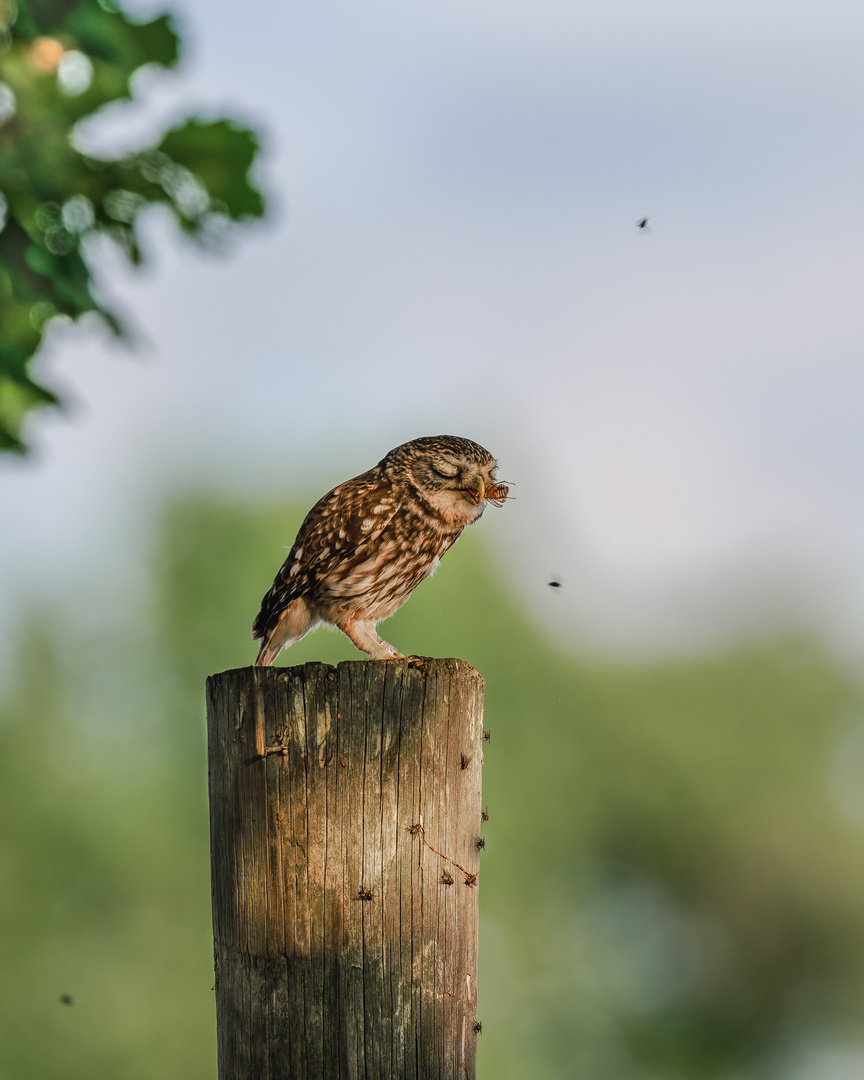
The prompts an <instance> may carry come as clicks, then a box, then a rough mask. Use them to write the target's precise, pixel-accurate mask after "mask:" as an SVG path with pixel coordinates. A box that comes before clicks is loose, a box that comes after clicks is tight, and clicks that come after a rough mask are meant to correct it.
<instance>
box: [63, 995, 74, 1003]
mask: <svg viewBox="0 0 864 1080" xmlns="http://www.w3.org/2000/svg"><path fill="white" fill-rule="evenodd" d="M60 1001H61V1002H62V1003H63V1004H64V1005H74V1004H75V998H74V997H72V995H71V994H61V995H60Z"/></svg>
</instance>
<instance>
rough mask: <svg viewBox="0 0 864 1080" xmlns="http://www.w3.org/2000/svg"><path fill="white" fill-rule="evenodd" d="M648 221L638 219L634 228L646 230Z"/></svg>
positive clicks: (646, 219)
mask: <svg viewBox="0 0 864 1080" xmlns="http://www.w3.org/2000/svg"><path fill="white" fill-rule="evenodd" d="M648 220H649V219H648V218H647V217H643V218H640V219H639V220H638V221H637V222H636V228H637V229H645V228H647V227H648Z"/></svg>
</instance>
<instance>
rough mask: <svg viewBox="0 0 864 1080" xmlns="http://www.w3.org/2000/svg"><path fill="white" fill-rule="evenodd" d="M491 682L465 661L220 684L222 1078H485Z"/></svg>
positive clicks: (250, 674)
mask: <svg viewBox="0 0 864 1080" xmlns="http://www.w3.org/2000/svg"><path fill="white" fill-rule="evenodd" d="M483 691H484V683H483V680H482V678H481V677H480V675H479V674H478V673H477V671H476V670H475V669H474V668H472V667H471V666H470V665H468V664H466V663H464V662H463V661H461V660H432V659H427V660H424V661H423V662H422V664H420V665H419V666H418V665H416V664H414V663H413V662H409V661H405V660H375V661H372V660H367V661H348V662H345V663H342V664H340V665H339V666H338V668H333V667H329V666H327V665H325V664H304V665H302V666H299V667H294V668H266V667H261V668H258V667H250V668H241V669H239V670H236V671H226V672H223V673H221V674H219V675H214V676H212V677H211V678H210V679H208V680H207V723H208V737H209V767H210V824H211V857H212V875H213V928H214V941H215V959H216V1009H217V1027H218V1044H219V1077H220V1080H301V1078H302V1080H331V1078H332V1080H346V1078H350V1080H354V1078H356V1080H403V1078H406V1080H407V1078H409V1077H410V1078H412V1080H451V1078H452V1080H456V1078H459V1080H464V1078H468V1080H473V1078H474V1077H475V1075H476V1043H477V1033H476V1032H475V1030H474V1025H475V1023H476V1020H477V919H478V891H479V889H478V885H479V878H478V877H476V876H474V875H478V872H479V855H480V852H479V850H478V848H477V839H478V837H479V835H480V809H481V793H480V773H481V764H482V746H483V730H482V715H483ZM448 879H450V881H452V883H448Z"/></svg>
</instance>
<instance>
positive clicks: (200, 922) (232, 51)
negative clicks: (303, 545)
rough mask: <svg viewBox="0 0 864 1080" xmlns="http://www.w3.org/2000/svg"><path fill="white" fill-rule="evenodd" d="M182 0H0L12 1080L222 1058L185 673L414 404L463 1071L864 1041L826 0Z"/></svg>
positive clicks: (856, 611)
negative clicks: (450, 719) (460, 704)
mask: <svg viewBox="0 0 864 1080" xmlns="http://www.w3.org/2000/svg"><path fill="white" fill-rule="evenodd" d="M171 7H172V13H171V14H170V16H166V14H165V13H164V12H163V10H162V7H161V4H160V3H159V2H158V0H129V2H128V4H124V6H123V10H122V11H121V10H120V8H119V6H118V4H117V3H115V2H114V0H19V2H13V0H0V327H2V334H0V451H4V450H5V451H15V452H21V451H23V450H24V449H25V444H26V446H27V447H30V448H31V456H30V457H28V458H16V459H15V461H14V464H13V463H11V462H10V461H9V460H8V458H9V454H8V453H5V454H3V455H2V457H3V458H4V459H6V460H3V461H0V472H2V476H0V479H2V484H3V488H2V497H0V600H2V604H0V642H2V648H0V821H2V825H0V916H2V926H3V932H2V935H0V1080H44V1078H46V1077H47V1078H52V1080H53V1078H55V1077H57V1078H63V1080H77V1078H86V1080H94V1078H96V1080H103V1078H106V1080H109V1078H110V1080H138V1078H141V1080H144V1078H148V1080H149V1078H157V1077H158V1078H159V1080H174V1078H176V1080H197V1078H199V1077H200V1078H204V1077H207V1078H212V1077H214V1076H215V1045H216V1044H215V1030H214V1024H215V1016H214V1003H213V994H212V986H213V970H212V939H211V930H210V887H209V880H208V879H209V838H208V830H207V793H206V748H205V738H204V715H203V701H204V680H205V678H206V676H207V675H209V674H211V673H212V672H215V671H218V670H222V669H225V668H230V667H237V666H240V665H243V664H246V663H250V662H251V661H252V659H253V658H254V655H255V647H254V646H253V644H252V642H251V640H250V638H249V629H248V628H249V625H250V623H251V620H252V617H253V615H254V614H255V612H256V610H257V607H258V603H259V601H260V598H261V596H262V594H263V592H264V591H265V589H266V588H267V587H268V586H269V584H270V582H271V581H272V578H273V574H274V572H275V570H276V568H277V567H278V565H279V564H280V562H281V561H282V559H283V557H284V548H283V546H282V545H290V543H291V541H292V539H293V537H294V534H295V531H296V529H297V526H298V525H299V523H300V521H301V519H302V516H303V514H304V513H305V511H306V510H307V509H308V508H309V506H310V505H311V504H312V502H313V501H314V500H315V499H316V498H317V497H318V496H320V494H321V493H322V492H323V491H325V490H327V488H328V487H331V486H332V485H333V484H334V483H337V482H338V481H340V480H342V479H344V478H345V477H346V476H350V475H352V471H353V472H354V473H356V472H359V471H360V470H361V469H363V468H367V467H369V466H370V465H371V464H373V463H374V462H375V461H377V460H378V459H380V457H381V456H382V454H384V453H385V452H386V451H387V450H388V449H390V447H392V446H395V445H397V444H398V443H399V442H402V441H404V440H407V439H410V438H413V437H416V436H418V435H420V434H431V433H436V432H451V433H455V434H461V435H465V436H468V437H470V438H473V439H476V440H478V441H480V442H481V443H483V444H484V445H486V446H488V447H489V448H490V450H492V451H493V452H494V453H495V454H496V455H498V457H499V458H500V460H501V462H502V466H501V476H502V478H504V479H505V480H507V482H508V483H512V484H513V486H514V493H515V494H516V500H514V501H512V502H508V503H507V505H506V506H505V507H504V508H503V509H501V510H500V511H497V512H493V511H492V510H490V511H488V512H487V514H486V516H485V517H484V520H483V522H482V523H481V524H480V526H479V527H478V528H476V529H472V530H470V531H469V532H468V533H467V534H466V535H465V536H464V537H463V539H462V540H461V541H460V543H459V545H458V546H457V548H456V549H455V550H454V552H453V553H451V554H450V555H448V557H447V559H446V560H445V562H444V564H443V566H442V568H441V570H440V572H439V573H438V574H437V575H436V577H435V578H434V580H432V581H429V582H426V583H425V584H424V585H422V586H421V587H420V588H419V589H418V590H417V593H416V594H415V596H413V597H412V599H411V601H410V603H409V604H408V605H407V606H406V607H405V608H404V609H403V610H402V611H400V612H399V613H398V614H397V615H396V616H395V617H394V618H393V619H392V620H390V621H388V622H387V623H386V624H385V627H384V634H385V636H386V637H387V639H388V640H390V641H392V642H393V643H394V644H395V645H396V646H397V647H399V648H400V649H402V650H404V651H410V652H414V653H420V654H430V655H437V656H458V657H462V658H464V659H466V660H468V661H470V662H471V663H473V664H475V665H476V666H477V667H478V668H479V670H480V671H481V673H482V674H483V675H484V676H485V678H486V681H487V700H486V727H487V728H488V729H489V730H490V731H491V732H492V740H491V742H490V743H489V745H488V746H487V747H485V765H484V800H485V803H486V805H487V806H488V812H489V821H488V824H487V826H486V828H485V836H486V849H485V852H484V854H483V856H482V870H481V888H480V904H481V920H482V925H481V989H480V1018H481V1019H482V1022H483V1034H482V1037H481V1038H480V1040H479V1064H480V1070H481V1077H482V1080H524V1078H526V1077H530V1078H532V1080H533V1078H537V1080H558V1078H562V1080H563V1078H567V1080H571V1078H573V1077H578V1078H586V1080H699V1078H702V1077H706V1078H712V1080H814V1078H815V1080H864V1010H862V1004H864V994H862V990H864V987H862V982H864V940H862V939H864V861H862V857H861V854H862V827H864V784H862V782H861V777H862V776H864V722H862V717H864V711H862V701H861V697H862V691H861V685H860V678H859V676H858V674H857V671H856V669H855V666H854V662H855V661H856V660H857V661H858V662H859V666H860V658H861V656H862V644H864V638H862V633H861V618H860V612H861V607H862V600H864V558H862V553H864V514H862V512H861V507H862V505H864V504H862V500H861V479H860V472H861V469H860V461H861V459H862V454H864V415H862V412H864V410H862V402H864V365H862V363H861V356H862V355H864V336H862V322H861V317H860V287H859V284H858V283H859V282H860V279H861V252H862V250H864V244H862V240H864V234H862V229H861V214H860V201H861V196H860V176H861V173H862V167H864V161H862V146H864V144H862V143H861V142H860V140H855V139H854V138H850V136H849V133H850V132H854V131H858V130H860V129H861V126H862V116H861V111H862V102H864V93H862V92H861V91H862V78H864V76H862V71H864V69H862V65H861V59H860V41H861V38H862V32H864V8H862V7H861V5H853V4H849V3H848V2H847V0H825V3H823V4H820V5H818V6H817V5H809V6H808V5H803V6H802V5H799V6H798V7H794V8H793V7H790V6H789V5H788V4H785V3H783V2H782V0H763V2H762V3H760V4H758V5H756V6H755V7H754V5H752V4H748V3H743V2H742V3H738V4H737V5H736V4H735V3H734V2H733V3H731V4H730V3H729V2H728V0H705V2H704V3H701V4H699V5H689V6H688V5H681V4H680V3H678V2H677V0H652V3H650V4H645V3H642V2H641V0H604V2H603V3H599V2H596V0H595V3H593V4H592V3H590V2H587V3H579V4H561V3H560V2H558V0H549V2H546V0H512V2H510V3H508V4H507V5H503V6H502V5H500V4H496V3H492V2H491V0H470V2H468V3H465V0H438V2H437V3H436V4H434V5H406V4H405V3H401V2H396V0H363V2H361V3H357V2H356V0H332V2H331V3H329V4H317V3H312V4H309V3H307V4H304V3H303V2H302V0H295V2H292V3H289V4H283V5H273V4H272V3H271V4H267V3H265V2H264V0H249V3H247V4H246V5H244V6H243V8H242V10H241V9H240V8H238V6H237V5H236V4H231V3H227V2H225V0H177V2H176V4H172V5H171ZM226 99H227V100H226ZM259 147H262V148H263V150H262V153H261V154H259V153H258V148H259ZM260 191H263V192H265V193H266V194H267V196H268V205H267V208H266V209H267V217H266V220H265V221H263V222H261V223H256V224H251V222H252V221H253V219H258V218H259V216H260V215H262V214H263V212H264V210H265V205H264V201H263V199H262V197H261V195H260V194H259V192H260ZM645 215H649V217H648V227H647V228H646V229H644V230H642V229H638V228H637V227H636V221H637V220H641V219H642V218H644V217H645ZM232 222H233V223H238V224H239V223H246V224H245V225H244V226H243V228H242V229H237V230H234V231H232V230H233V225H232ZM238 233H242V234H245V236H244V238H243V239H241V238H240V236H238ZM178 234H179V235H181V236H182V239H183V241H184V242H181V243H178V242H177V240H176V238H177V236H178ZM195 238H197V240H198V241H199V244H198V245H197V246H195V245H191V244H188V243H185V241H188V240H189V239H195ZM112 241H113V243H112ZM214 248H215V249H217V250H219V251H221V252H223V253H224V254H227V255H230V258H223V259H213V258H211V254H212V250H213V249H214ZM139 263H140V264H141V266H140V267H139V265H138V264H139ZM70 320H75V322H76V325H74V326H71V325H70ZM106 326H107V327H111V328H113V330H114V331H118V330H120V329H121V328H122V327H126V328H127V332H128V338H129V339H130V340H132V341H137V342H138V343H139V349H138V352H136V353H135V357H136V359H135V361H134V362H126V363H124V362H122V361H120V360H119V359H118V352H117V349H116V338H115V336H114V335H113V334H111V333H110V332H106ZM143 342H146V343H149V344H148V345H147V346H145V345H143V344H141V343H143ZM59 400H62V402H63V403H64V411H61V410H60V409H48V408H45V409H42V408H40V409H38V410H37V411H36V412H35V414H34V410H35V409H36V406H37V405H47V404H49V403H54V402H57V401H59ZM856 462H858V463H859V464H856ZM205 492H206V493H209V494H203V493H205ZM238 492H239V493H242V495H243V497H242V498H241V497H240V495H238V494H237V493H238ZM493 545H494V546H493ZM558 576H560V578H561V581H562V587H561V588H559V589H550V588H549V587H548V586H547V585H546V582H547V581H549V580H550V579H552V578H553V577H558ZM802 627H803V628H807V627H811V628H813V630H812V632H808V631H806V630H802V629H800V628H802ZM796 628H799V629H796ZM841 655H842V656H843V657H845V658H846V659H845V660H841V659H839V657H840V656H841ZM640 656H641V657H642V659H637V658H638V657H640ZM356 657H357V654H356V653H355V652H354V650H353V649H352V647H351V646H350V644H349V643H348V642H347V641H346V640H345V639H343V638H342V637H341V636H340V635H339V634H336V633H328V632H326V631H319V632H317V633H316V634H314V635H312V636H311V637H310V638H309V639H307V640H306V641H304V642H302V643H301V644H300V645H298V646H297V647H295V648H294V649H292V650H291V651H290V652H289V653H288V654H287V655H285V656H284V657H283V658H282V662H290V663H302V662H304V661H305V660H307V659H317V660H326V661H330V662H337V661H339V660H341V659H349V658H356ZM850 658H851V660H850Z"/></svg>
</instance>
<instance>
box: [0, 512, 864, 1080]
mask: <svg viewBox="0 0 864 1080" xmlns="http://www.w3.org/2000/svg"><path fill="white" fill-rule="evenodd" d="M306 509H307V503H306V502H303V503H302V504H301V503H299V502H298V503H297V505H296V506H295V507H294V509H293V510H289V509H286V508H285V507H284V506H279V507H270V506H262V505H254V504H251V503H250V504H245V503H242V502H233V503H232V502H227V501H224V500H220V499H217V498H212V497H193V496H189V497H184V498H178V499H176V500H175V501H174V502H173V503H172V504H171V505H170V506H168V507H167V508H166V509H165V510H164V512H163V514H162V515H161V517H160V518H159V522H158V528H157V529H156V534H157V539H156V541H155V543H154V547H153V550H152V552H151V557H150V559H149V564H148V567H147V579H146V581H144V582H143V588H140V589H139V590H137V592H136V593H135V594H133V593H131V592H130V594H128V595H124V596H122V597H116V598H113V599H111V600H106V601H104V605H103V607H102V609H101V610H96V609H93V610H90V611H84V610H82V609H81V607H80V605H78V604H75V603H72V602H71V601H70V602H67V601H64V599H63V598H58V599H57V600H56V602H53V603H46V602H42V603H41V605H40V606H38V607H37V606H33V607H31V608H30V609H29V610H25V611H22V613H21V616H20V619H21V623H20V626H21V634H20V639H19V640H20V646H19V649H20V653H19V656H18V658H17V663H16V674H15V676H14V679H13V680H12V681H11V685H10V686H9V688H8V689H7V692H6V694H5V697H4V700H3V703H2V716H0V803H2V811H0V816H2V820H3V822H4V828H3V831H2V839H0V844H2V847H0V865H2V878H3V883H4V884H3V889H2V899H0V903H2V923H3V926H4V933H3V939H2V946H0V949H2V954H0V970H2V972H3V978H2V980H0V1015H2V1028H3V1036H2V1043H0V1076H3V1077H4V1078H7V1077H8V1078H10V1080H29V1078H34V1080H36V1078H38V1080H42V1078H44V1077H55V1076H56V1077H61V1076H62V1077H64V1078H69V1080H77V1078H81V1080H85V1078H86V1080H92V1078H93V1077H109V1076H110V1077H117V1078H123V1080H136V1078H142V1080H143V1078H145V1077H146V1078H152V1077H156V1076H158V1077H161V1078H166V1080H168V1078H177V1080H181V1078H182V1080H193V1078H199V1077H200V1078H202V1080H203V1078H205V1077H206V1078H211V1077H213V1076H214V1075H215V1030H214V1025H215V1020H214V1003H213V994H212V986H213V972H212V941H211V935H210V910H209V901H210V895H209V880H208V876H209V863H208V828H207V796H206V747H205V726H204V714H203V684H204V679H205V677H206V676H207V675H208V674H210V673H211V672H214V671H218V670H222V669H225V668H228V667H237V666H241V665H243V664H245V663H248V662H251V660H252V659H253V657H254V651H255V650H254V647H253V645H252V642H251V641H250V640H249V639H248V630H247V627H248V625H249V623H250V621H251V617H252V615H253V614H254V612H255V610H257V604H258V601H259V600H260V596H261V594H262V593H263V591H264V590H265V588H266V587H267V585H268V584H269V581H270V580H271V577H272V574H273V572H274V569H275V567H276V566H277V565H278V563H279V561H280V560H281V558H282V557H283V555H282V550H283V549H282V548H281V547H280V545H279V542H280V540H281V541H283V542H284V543H285V544H288V543H290V540H291V539H292V537H293V535H294V532H295V530H296V528H297V527H298V526H299V523H300V521H301V520H302V516H303V514H304V512H305V510H306ZM508 509H509V508H508V507H505V509H504V510H502V511H500V513H506V512H507V510H508ZM492 513H493V512H492V511H489V512H487V515H486V518H485V519H484V521H483V523H482V526H481V527H479V528H477V529H474V530H470V531H469V532H468V533H467V534H466V535H465V536H464V537H463V539H462V541H461V542H460V544H459V545H458V546H457V547H456V548H455V549H454V551H453V553H451V554H450V555H449V556H448V558H447V559H446V560H445V562H444V564H443V565H442V568H441V570H440V571H439V573H438V574H437V575H436V576H435V578H434V579H433V580H431V581H428V582H426V583H424V584H423V585H422V586H421V587H420V588H419V589H418V590H417V592H416V593H415V595H414V596H413V597H412V599H411V601H410V603H409V604H408V605H406V607H405V608H403V609H402V610H401V611H400V612H399V613H398V614H397V615H396V616H394V618H393V619H392V620H390V621H389V622H388V623H387V624H386V634H387V637H388V639H389V640H391V641H393V642H395V643H396V645H397V647H400V648H403V649H406V650H410V651H412V652H415V653H420V654H426V655H439V656H448V655H452V656H460V657H463V658H464V659H466V660H468V661H470V662H471V663H473V664H475V665H476V666H477V667H478V668H479V670H480V671H481V673H482V674H483V675H484V677H485V678H486V683H487V696H486V719H485V726H486V728H487V729H489V730H490V731H491V732H492V739H491V741H490V743H489V744H488V746H487V747H486V752H485V764H484V801H485V802H486V803H487V805H488V812H489V822H488V824H487V826H486V828H485V835H486V839H487V846H486V851H485V853H484V855H483V860H482V870H481V891H480V902H481V991H480V994H481V996H480V1016H481V1018H482V1020H483V1035H482V1038H481V1041H480V1049H479V1062H480V1069H481V1075H482V1077H483V1078H484V1080H511V1078H512V1080H517V1078H518V1080H521V1078H524V1077H527V1076H531V1077H537V1078H544V1080H545V1078H550V1080H552V1078H559V1077H561V1078H563V1077H574V1076H579V1077H591V1078H592V1080H598V1078H605V1077H609V1078H610V1080H611V1078H613V1077H614V1078H619V1080H621V1078H631V1077H632V1078H633V1080H637V1078H638V1080H655V1078H682V1080H683V1078H695V1077H712V1078H718V1080H719V1078H729V1080H731V1078H736V1080H744V1078H754V1080H755V1078H770V1077H776V1076H783V1077H795V1076H799V1075H800V1076H802V1077H803V1076H817V1075H818V1076H820V1077H824V1076H834V1075H837V1076H840V1075H842V1076H844V1077H845V1076H856V1075H859V1073H858V1072H857V1071H855V1069H854V1068H853V1069H852V1071H849V1067H850V1066H849V1060H847V1058H848V1057H849V1055H853V1056H852V1058H851V1060H852V1061H853V1064H854V1062H855V1061H857V1060H858V1059H856V1058H854V1054H853V1051H852V1050H849V1051H848V1054H847V1056H846V1057H844V1049H843V1048H844V1047H849V1046H854V1044H855V1040H856V1039H860V1038H861V1036H862V1018H861V1001H862V989H864V986H862V983H864V866H862V860H861V857H860V855H861V838H860V837H861V834H860V822H859V823H857V824H856V822H855V820H854V816H855V812H856V809H857V810H858V811H860V809H861V804H860V802H859V803H857V804H856V801H855V800H856V789H855V786H854V785H855V780H856V777H855V771H854V766H853V768H852V771H851V772H850V759H849V756H848V753H847V751H850V748H851V750H854V748H855V737H856V732H859V731H860V728H856V726H855V724H856V723H857V720H855V718H856V717H857V716H858V715H860V704H861V703H860V695H859V691H858V689H857V688H856V687H855V685H854V684H853V682H852V680H851V679H850V677H849V676H848V674H846V673H845V672H844V670H843V669H842V668H841V666H839V665H838V663H837V662H835V661H834V660H832V659H831V658H830V657H829V656H828V655H827V654H826V653H825V652H824V651H823V650H821V649H820V647H819V645H818V643H817V642H815V641H813V640H808V639H807V638H805V637H799V638H795V637H789V638H786V639H778V640H770V641H765V642H763V643H761V644H751V645H749V646H747V647H741V648H738V649H735V650H727V651H720V652H717V653H716V654H714V655H704V656H701V657H699V658H698V659H687V660H667V661H664V662H652V663H632V662H630V663H625V662H611V661H602V662H601V661H588V660H585V659H584V658H580V657H579V656H578V655H575V654H573V653H571V652H568V650H567V649H566V648H565V647H564V646H563V645H562V643H561V642H560V641H556V640H555V639H554V638H553V637H552V636H550V635H548V634H547V633H545V632H544V630H543V628H542V627H539V626H537V625H536V624H534V623H532V621H531V619H530V618H529V617H528V616H527V615H526V613H525V612H524V611H523V610H521V609H520V606H519V604H518V603H517V602H516V601H515V600H514V598H513V596H512V595H511V593H510V590H509V589H508V586H507V570H506V567H505V566H504V565H503V564H502V563H501V562H500V561H498V558H496V557H494V556H493V555H491V554H490V549H489V547H488V546H487V543H486V539H485V538H484V536H483V532H482V530H483V529H485V528H487V527H494V524H495V522H494V521H489V520H488V519H489V518H491V517H492ZM565 587H566V586H565ZM94 603H95V602H94ZM352 657H356V653H355V652H354V650H353V649H352V647H351V645H350V644H349V643H348V642H347V641H346V640H344V639H343V638H342V637H341V635H339V634H337V633H330V632H327V631H318V632H317V633H315V634H313V635H310V637H309V638H307V639H306V640H304V641H303V642H302V643H301V644H299V645H298V646H296V647H295V648H293V649H292V650H291V651H290V653H288V654H283V656H282V661H283V662H286V661H290V662H291V663H302V662H304V661H305V660H307V659H311V658H314V659H322V660H326V661H328V662H331V663H335V662H338V661H339V660H341V659H348V658H352ZM860 742H861V740H860V738H859V739H858V744H857V745H858V747H859V756H860ZM844 748H845V749H844ZM63 995H69V997H71V1004H69V1003H66V1002H64V1001H63V1000H61V998H62V996H63ZM838 1055H839V1057H838ZM836 1060H839V1061H840V1062H841V1065H843V1067H844V1068H846V1069H847V1071H845V1072H837V1071H836V1069H835V1071H834V1072H832V1071H831V1068H830V1067H829V1065H830V1063H831V1062H832V1061H836ZM808 1063H810V1064H808Z"/></svg>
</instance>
